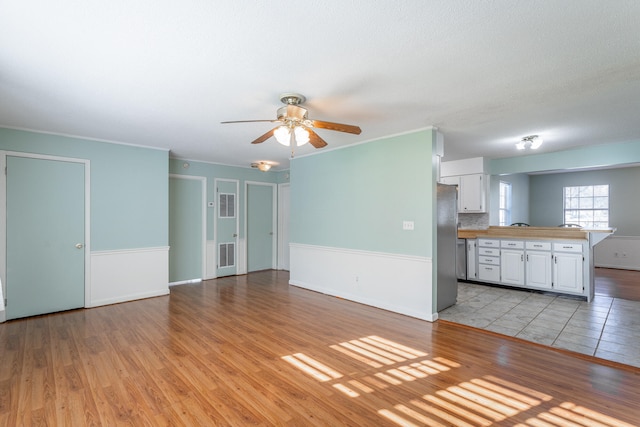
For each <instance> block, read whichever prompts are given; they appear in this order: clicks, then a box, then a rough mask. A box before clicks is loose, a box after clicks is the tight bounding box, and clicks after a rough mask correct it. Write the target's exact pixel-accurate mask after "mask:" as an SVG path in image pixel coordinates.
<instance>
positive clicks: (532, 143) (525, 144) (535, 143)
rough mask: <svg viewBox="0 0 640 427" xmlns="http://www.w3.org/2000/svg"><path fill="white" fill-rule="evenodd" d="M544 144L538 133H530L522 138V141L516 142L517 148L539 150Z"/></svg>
mask: <svg viewBox="0 0 640 427" xmlns="http://www.w3.org/2000/svg"><path fill="white" fill-rule="evenodd" d="M541 145H542V138H540V137H539V136H538V135H529V136H525V137H524V138H522V141H520V142H518V143H516V148H517V149H518V150H524V149H527V148H529V149H531V150H537V149H538V148H540V146H541Z"/></svg>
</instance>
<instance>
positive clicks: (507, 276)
mask: <svg viewBox="0 0 640 427" xmlns="http://www.w3.org/2000/svg"><path fill="white" fill-rule="evenodd" d="M500 273H501V276H502V277H501V279H500V281H501V282H502V283H505V284H508V285H518V286H522V285H524V251H518V250H514V249H503V250H502V255H501V257H500Z"/></svg>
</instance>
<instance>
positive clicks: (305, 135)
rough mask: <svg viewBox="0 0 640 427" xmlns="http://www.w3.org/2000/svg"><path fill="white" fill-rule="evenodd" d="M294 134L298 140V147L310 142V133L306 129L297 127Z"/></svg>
mask: <svg viewBox="0 0 640 427" xmlns="http://www.w3.org/2000/svg"><path fill="white" fill-rule="evenodd" d="M293 134H294V136H295V138H296V145H297V146H298V147H300V146H302V145H304V144H306V143H308V142H309V131H308V130H306V129H305V128H302V127H300V126H296V127H295V128H294V129H293Z"/></svg>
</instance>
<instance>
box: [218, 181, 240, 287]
mask: <svg viewBox="0 0 640 427" xmlns="http://www.w3.org/2000/svg"><path fill="white" fill-rule="evenodd" d="M215 185H216V206H215V208H216V209H215V210H216V227H215V233H216V236H215V239H216V277H222V276H232V275H235V274H237V271H238V266H237V264H238V263H237V260H238V233H239V228H238V185H239V183H238V181H237V180H223V179H217V180H216V181H215Z"/></svg>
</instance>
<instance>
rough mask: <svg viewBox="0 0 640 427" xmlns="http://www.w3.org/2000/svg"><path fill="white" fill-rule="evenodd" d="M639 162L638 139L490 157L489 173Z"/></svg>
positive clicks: (497, 173)
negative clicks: (561, 149) (547, 151)
mask: <svg viewBox="0 0 640 427" xmlns="http://www.w3.org/2000/svg"><path fill="white" fill-rule="evenodd" d="M638 162H640V141H634V142H627V143H621V144H605V145H595V146H586V147H580V148H576V149H572V150H565V151H557V152H554V153H541V154H532V155H528V156H518V157H509V158H504V159H493V160H491V161H490V173H491V175H501V174H512V173H523V172H524V173H526V172H540V171H554V170H565V169H576V168H593V167H603V166H612V165H624V164H631V163H638Z"/></svg>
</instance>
